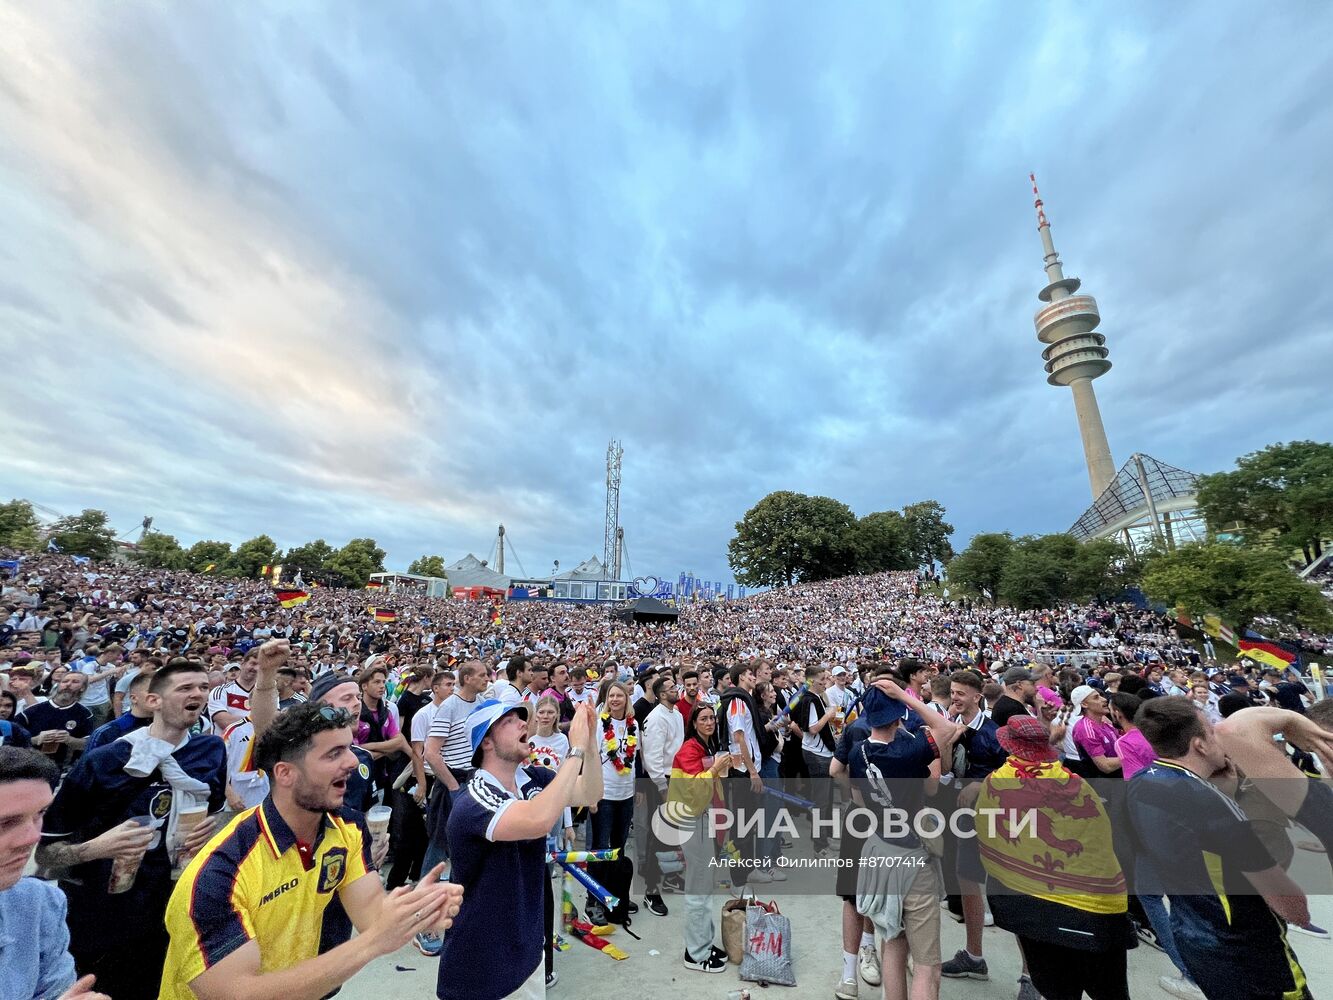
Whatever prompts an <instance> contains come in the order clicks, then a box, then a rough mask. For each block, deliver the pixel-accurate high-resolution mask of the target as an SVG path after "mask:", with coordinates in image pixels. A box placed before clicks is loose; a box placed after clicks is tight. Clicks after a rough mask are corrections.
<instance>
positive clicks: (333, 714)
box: [319, 705, 352, 726]
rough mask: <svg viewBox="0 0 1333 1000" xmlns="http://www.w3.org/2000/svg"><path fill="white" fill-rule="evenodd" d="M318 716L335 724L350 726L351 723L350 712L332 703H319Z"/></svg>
mask: <svg viewBox="0 0 1333 1000" xmlns="http://www.w3.org/2000/svg"><path fill="white" fill-rule="evenodd" d="M319 717H320V718H321V719H326V720H327V721H329V722H332V723H333V724H334V725H335V726H350V725H351V724H352V713H351V712H349V711H347V709H345V708H334V707H333V706H332V705H320V706H319Z"/></svg>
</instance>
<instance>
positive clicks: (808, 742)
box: [801, 691, 833, 757]
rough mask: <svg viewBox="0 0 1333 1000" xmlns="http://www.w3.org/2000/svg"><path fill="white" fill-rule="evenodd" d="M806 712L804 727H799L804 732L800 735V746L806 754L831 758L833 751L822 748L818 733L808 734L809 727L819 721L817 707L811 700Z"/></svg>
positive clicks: (822, 743)
mask: <svg viewBox="0 0 1333 1000" xmlns="http://www.w3.org/2000/svg"><path fill="white" fill-rule="evenodd" d="M824 693H825V694H827V693H828V692H827V691H826V692H824ZM807 711H808V713H809V714H808V716H807V718H806V720H805V725H804V726H802V727H801V728H802V729H804V730H805V731H804V732H803V733H801V746H802V747H803V748H804V749H805V750H806V751H807V752H809V753H813V754H818V755H819V756H820V757H832V756H833V751H832V750H830V749H829V748H828V747H826V746H824V740H823V739H822V738H821V735H820V733H812V732H810V727H811V726H813V725H814V724H815V723H816V722H818V721H819V719H820V711H819V706H818V705H816V704H815V703H814V701H813V700H811V702H810V707H809V709H808V710H807Z"/></svg>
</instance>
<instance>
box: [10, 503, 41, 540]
mask: <svg viewBox="0 0 1333 1000" xmlns="http://www.w3.org/2000/svg"><path fill="white" fill-rule="evenodd" d="M40 526H41V523H40V522H39V521H38V520H37V515H36V514H35V513H34V512H33V509H32V504H30V503H28V501H27V500H11V501H9V503H0V547H4V548H9V549H19V550H21V551H24V552H31V551H32V550H33V549H36V548H38V547H39V543H40V539H38V537H37V529H38V528H39V527H40Z"/></svg>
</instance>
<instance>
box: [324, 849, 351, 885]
mask: <svg viewBox="0 0 1333 1000" xmlns="http://www.w3.org/2000/svg"><path fill="white" fill-rule="evenodd" d="M346 874H347V849H346V848H345V847H335V848H333V849H332V850H331V851H329V853H328V854H326V855H324V857H323V858H322V859H321V860H320V863H319V887H318V888H319V891H320V892H322V893H330V892H332V891H333V890H334V889H336V888H338V886H340V885H342V881H343V876H344V875H346Z"/></svg>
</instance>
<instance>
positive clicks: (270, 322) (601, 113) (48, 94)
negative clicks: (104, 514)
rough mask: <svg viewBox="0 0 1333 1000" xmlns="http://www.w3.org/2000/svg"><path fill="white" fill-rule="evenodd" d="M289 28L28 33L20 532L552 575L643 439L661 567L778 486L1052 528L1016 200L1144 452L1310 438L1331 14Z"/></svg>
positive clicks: (1209, 457) (752, 17)
mask: <svg viewBox="0 0 1333 1000" xmlns="http://www.w3.org/2000/svg"><path fill="white" fill-rule="evenodd" d="M302 6H303V5H300V4H289V3H282V4H278V3H273V4H269V5H267V6H264V5H260V4H236V5H232V4H205V3H180V4H167V5H162V4H155V3H154V4H149V3H142V4H134V3H122V4H109V3H108V4H101V5H97V4H64V5H51V4H32V3H26V2H22V0H13V2H7V0H6V2H0V219H3V224H0V349H2V350H3V354H4V357H5V359H6V363H5V364H4V365H3V366H0V370H3V371H4V373H5V374H4V378H3V385H4V391H3V393H0V421H3V425H4V427H5V429H6V433H5V435H4V439H3V445H2V446H0V494H3V495H4V496H5V497H6V498H7V497H9V496H22V497H28V498H30V499H32V500H34V501H36V502H38V503H40V504H43V505H46V506H48V507H51V508H54V509H56V510H59V511H76V510H78V509H80V508H81V507H85V506H95V507H100V508H104V509H106V510H108V511H109V512H110V513H111V515H112V521H113V524H115V525H116V527H118V528H123V527H128V526H130V525H132V524H134V523H136V522H137V521H138V519H139V518H140V517H142V516H143V515H144V514H152V515H154V516H155V517H156V519H157V526H158V527H160V528H161V529H163V530H165V531H168V532H171V533H173V534H175V535H177V536H178V537H179V538H180V539H181V540H182V541H183V542H185V543H186V544H188V543H190V542H192V541H195V540H197V539H199V538H203V537H207V538H222V539H226V540H229V541H233V542H238V541H241V540H243V539H245V538H248V537H250V536H252V535H255V534H257V533H259V532H261V531H264V532H268V533H269V534H271V535H272V536H273V537H274V538H276V539H277V540H278V542H279V543H280V544H282V545H284V546H286V545H293V544H298V543H300V542H303V541H306V540H308V539H311V538H314V537H323V538H326V539H328V540H329V541H330V542H333V543H335V544H340V543H341V542H342V541H345V540H346V539H347V538H349V537H352V536H356V535H372V536H374V537H375V538H377V539H379V540H380V542H381V544H382V545H384V547H385V548H387V549H388V551H389V565H390V567H391V568H401V567H403V566H405V565H406V563H407V562H408V561H409V560H411V559H412V558H413V557H415V556H416V555H419V554H421V553H423V552H424V553H439V554H442V555H444V556H446V558H449V559H453V558H456V557H458V556H461V555H462V554H463V553H465V552H468V551H472V552H475V553H477V554H478V555H479V556H481V557H483V558H484V557H485V556H486V554H487V552H488V551H489V549H490V547H491V545H492V538H493V535H494V530H495V525H496V524H497V523H499V522H501V521H503V522H504V523H505V525H506V527H507V529H508V532H509V537H510V539H511V540H512V541H513V543H514V545H515V547H516V551H517V555H518V556H519V558H520V560H521V561H522V563H523V566H524V568H525V569H526V571H527V572H529V573H533V574H536V573H541V572H543V571H546V570H549V568H550V566H551V563H552V560H554V559H559V560H560V562H561V564H562V565H563V566H566V567H567V566H571V565H573V564H574V563H575V562H577V561H579V560H580V559H583V558H586V557H588V556H589V555H592V554H593V553H598V554H600V552H601V546H602V509H603V500H604V466H605V454H606V445H607V441H608V440H609V439H611V438H613V437H615V438H620V439H622V440H623V442H624V447H625V459H624V490H623V498H622V515H621V516H622V523H623V524H624V525H625V528H626V536H627V547H628V551H629V557H630V565H631V567H632V569H633V570H634V572H635V573H636V574H644V573H649V572H653V573H660V574H662V575H667V576H674V575H675V574H676V573H677V572H679V571H681V570H692V571H694V572H695V573H697V574H698V575H700V576H704V577H708V578H718V579H727V580H729V579H730V574H729V573H728V572H727V570H726V556H725V550H726V543H727V540H728V538H729V537H730V535H731V530H732V525H733V523H734V522H735V521H736V520H737V519H738V518H739V517H740V516H741V515H742V514H743V513H744V511H745V510H746V509H747V508H748V507H749V506H751V505H752V504H753V503H754V502H755V501H756V500H758V499H759V498H760V497H762V496H763V495H764V494H766V493H767V492H769V491H771V490H775V489H791V490H797V491H800V492H805V493H813V494H824V495H829V496H834V497H837V498H839V499H841V500H843V501H845V502H846V503H848V504H849V505H850V506H851V507H852V508H853V510H855V511H856V512H857V513H858V514H864V513H868V512H870V511H874V510H882V509H886V508H896V507H900V506H901V505H903V504H905V503H910V502H912V501H915V500H919V499H923V498H927V497H930V498H935V499H937V500H939V501H940V502H942V503H943V504H944V505H945V506H946V507H947V508H948V510H949V513H950V519H951V520H952V522H953V523H954V524H955V526H956V527H957V532H956V534H955V539H954V540H955V543H956V545H957V546H958V547H962V545H964V544H965V543H966V541H967V539H968V538H969V537H970V536H971V535H972V534H974V533H976V532H978V531H985V530H1001V529H1009V530H1013V531H1015V532H1038V531H1056V530H1063V529H1064V528H1066V527H1068V526H1069V525H1070V524H1071V523H1072V522H1073V521H1074V520H1075V518H1077V516H1078V515H1079V514H1080V513H1081V512H1082V510H1083V509H1084V507H1085V506H1086V505H1087V504H1088V502H1089V499H1090V497H1089V493H1088V481H1087V473H1086V470H1085V467H1084V463H1083V457H1082V452H1081V449H1080V446H1079V441H1078V432H1077V426H1076V424H1075V420H1074V412H1073V404H1072V401H1071V399H1070V396H1069V392H1068V390H1065V389H1056V388H1052V387H1050V386H1047V385H1046V382H1045V377H1044V374H1043V373H1042V370H1041V358H1040V345H1039V344H1038V342H1037V340H1036V338H1035V335H1034V331H1033V326H1032V313H1033V311H1034V310H1035V308H1036V307H1037V306H1038V304H1039V303H1038V302H1037V299H1036V292H1037V291H1038V290H1039V289H1040V288H1041V286H1042V285H1043V284H1044V276H1043V274H1042V271H1041V267H1040V264H1041V250H1040V244H1039V242H1038V238H1037V234H1036V231H1035V219H1034V214H1033V209H1032V195H1031V191H1030V187H1029V184H1028V180H1027V175H1028V172H1029V171H1034V170H1035V171H1036V173H1037V178H1038V181H1039V183H1040V184H1041V186H1042V195H1043V197H1044V199H1045V201H1046V205H1047V210H1048V214H1049V217H1050V219H1051V223H1052V226H1053V232H1054V235H1055V240H1056V245H1057V247H1058V248H1059V250H1060V251H1061V253H1062V255H1063V257H1064V260H1065V264H1066V270H1067V272H1068V273H1071V274H1076V275H1079V276H1080V277H1082V278H1083V280H1084V283H1085V284H1084V290H1085V291H1087V292H1089V293H1091V294H1092V295H1094V296H1096V298H1097V299H1098V301H1099V303H1100V305H1101V311H1102V316H1103V323H1102V330H1103V332H1105V333H1106V335H1107V340H1108V346H1109V348H1110V349H1111V358H1112V361H1113V362H1114V365H1115V367H1114V369H1113V371H1112V372H1111V373H1110V374H1108V375H1107V376H1106V377H1105V378H1103V379H1101V380H1100V381H1099V382H1098V383H1097V391H1098V394H1099V397H1100V402H1101V407H1102V412H1103V414H1104V417H1105V420H1106V424H1107V431H1108V435H1109V438H1110V442H1111V448H1112V452H1113V455H1114V457H1115V459H1116V462H1117V464H1119V463H1121V462H1123V461H1124V460H1125V459H1127V458H1128V457H1129V455H1130V454H1131V453H1132V452H1134V451H1143V452H1146V453H1149V454H1152V455H1154V456H1156V457H1158V458H1160V459H1162V460H1163V461H1166V462H1169V463H1171V464H1173V465H1178V466H1181V467H1184V468H1187V469H1191V470H1194V471H1199V472H1209V471H1215V470H1218V469H1221V468H1226V467H1229V466H1230V465H1231V463H1232V461H1233V460H1234V459H1235V457H1236V456H1237V455H1240V454H1242V453H1245V452H1248V451H1251V450H1254V449H1256V448H1260V447H1262V446H1264V445H1266V444H1269V443H1271V442H1273V441H1277V440H1291V439H1296V438H1307V437H1313V438H1317V439H1321V440H1326V439H1328V438H1329V430H1330V422H1329V417H1328V412H1327V403H1326V398H1327V385H1328V372H1329V370H1330V360H1331V359H1333V346H1331V345H1333V335H1331V331H1330V324H1331V321H1330V315H1333V285H1331V284H1330V282H1329V281H1328V276H1329V275H1330V274H1333V242H1331V241H1330V240H1329V238H1328V224H1329V219H1330V217H1333V185H1331V184H1330V183H1329V179H1328V163H1329V160H1330V153H1331V152H1333V149H1331V140H1330V136H1333V102H1330V101H1329V100H1328V95H1329V94H1330V93H1333V62H1330V61H1329V60H1328V59H1327V58H1325V55H1324V49H1323V48H1322V47H1320V46H1319V45H1317V44H1313V40H1314V39H1316V38H1319V37H1323V38H1325V39H1326V38H1327V37H1329V35H1330V29H1331V28H1333V11H1330V10H1329V9H1328V8H1326V7H1322V6H1320V5H1311V4H1277V5H1243V4H1234V5H1228V7H1227V10H1226V11H1225V12H1219V10H1218V8H1217V7H1216V6H1215V5H1212V4H1193V5H1182V4H1161V3H1150V4H1144V5H1142V6H1133V5H1115V7H1114V9H1113V8H1112V7H1110V6H1106V5H1082V6H1080V7H1075V6H1073V5H1068V4H1062V5H1053V6H1051V7H1049V8H1042V7H1039V6H1038V5H1035V4H1023V5H1014V4H998V3H997V4H959V5H956V6H954V5H937V6H936V7H935V8H933V9H931V10H928V9H927V6H926V5H920V4H906V5H904V4H892V5H890V4H874V5H867V6H866V7H863V8H858V7H856V6H855V5H851V4H841V5H837V6H836V7H835V8H825V9H823V10H822V11H819V12H812V8H810V7H809V6H808V5H804V4H794V3H793V4H779V3H763V4H760V3H733V4H722V5H718V4H709V3H700V4H697V5H693V6H688V5H685V4H676V3H673V4H658V5H652V4H633V5H625V6H623V7H617V6H614V5H610V4H606V5H596V6H594V7H588V6H586V5H582V4H574V3H561V2H553V3H547V4H531V3H524V4H519V3H500V4H465V3H459V4H453V5H447V6H446V5H444V4H437V3H421V4H408V3H395V4H388V5H384V4H362V3H351V2H348V3H331V4H326V3H312V4H309V5H306V6H305V9H304V11H302V9H301V8H302ZM510 566H511V568H512V566H513V563H512V562H511V564H510Z"/></svg>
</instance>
